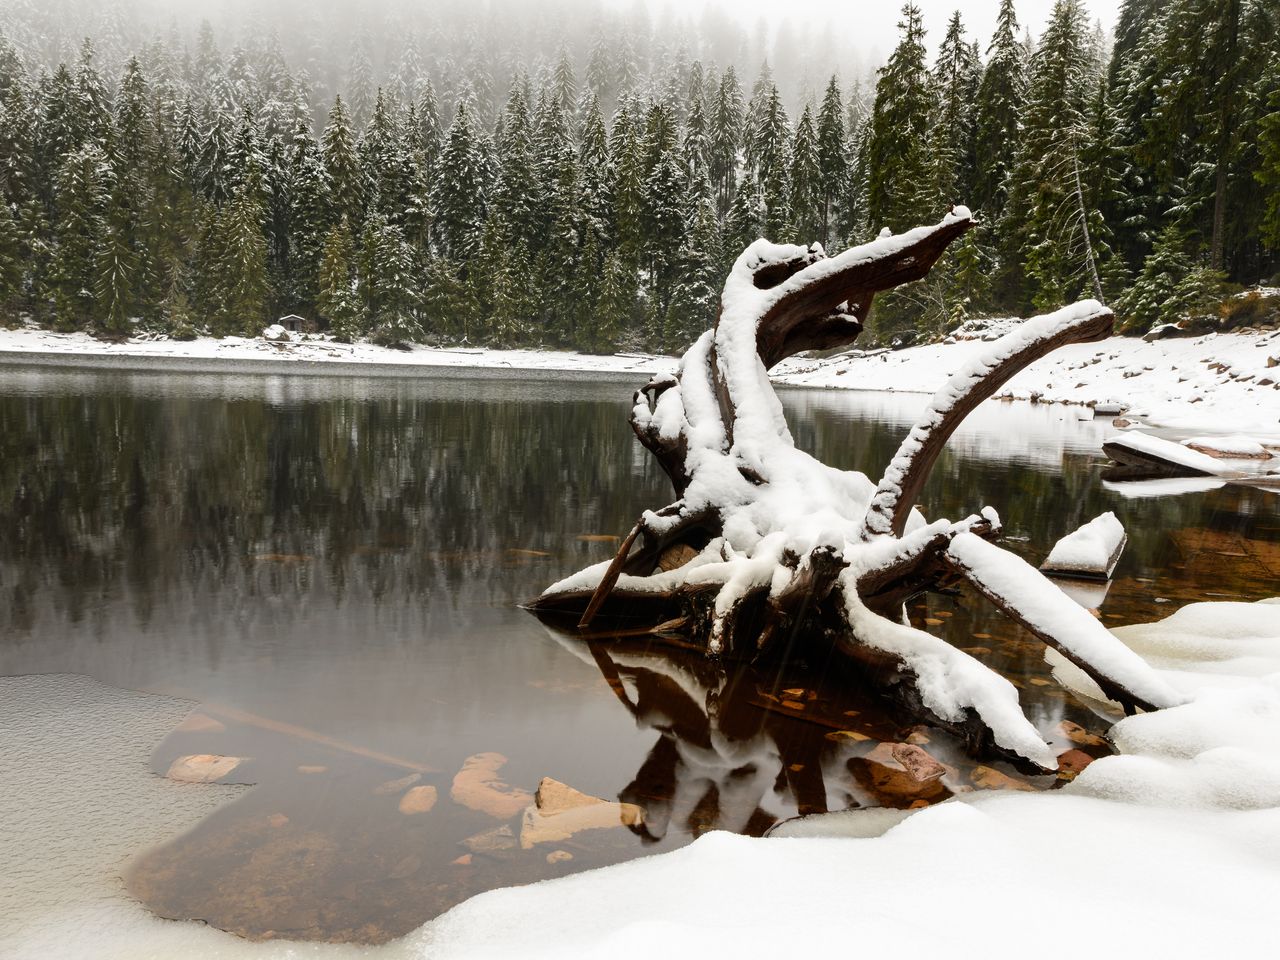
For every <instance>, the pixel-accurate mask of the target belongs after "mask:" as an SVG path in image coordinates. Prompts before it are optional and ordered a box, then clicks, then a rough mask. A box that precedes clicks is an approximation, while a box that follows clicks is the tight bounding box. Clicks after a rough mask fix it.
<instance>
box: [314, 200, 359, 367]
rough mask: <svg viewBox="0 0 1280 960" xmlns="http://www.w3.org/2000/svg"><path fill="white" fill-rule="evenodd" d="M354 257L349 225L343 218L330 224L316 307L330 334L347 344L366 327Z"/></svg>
mask: <svg viewBox="0 0 1280 960" xmlns="http://www.w3.org/2000/svg"><path fill="white" fill-rule="evenodd" d="M354 260H355V247H354V244H353V243H352V240H351V227H350V225H349V223H348V222H347V220H346V219H345V218H344V219H343V220H342V221H341V222H340V223H337V224H335V225H334V226H332V227H330V228H329V233H328V235H327V236H326V237H325V241H324V252H323V254H322V256H321V260H320V271H319V276H318V279H317V283H318V288H319V289H318V293H317V300H316V309H317V310H318V311H319V312H320V316H321V317H322V318H323V319H324V320H326V321H328V324H329V329H330V331H331V332H332V333H333V335H334V336H335V337H336V338H337V339H339V340H341V341H343V342H348V343H349V342H350V341H351V340H352V338H354V337H356V336H359V335H360V334H362V333H364V331H365V328H366V324H365V313H364V307H363V305H362V304H361V302H360V299H359V297H357V295H356V291H355V277H354V274H353V270H354V267H355V263H354Z"/></svg>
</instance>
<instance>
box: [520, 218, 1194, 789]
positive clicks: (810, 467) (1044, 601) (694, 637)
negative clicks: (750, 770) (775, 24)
mask: <svg viewBox="0 0 1280 960" xmlns="http://www.w3.org/2000/svg"><path fill="white" fill-rule="evenodd" d="M971 225H972V221H971V218H970V215H969V212H968V211H967V210H966V209H964V208H962V207H961V208H956V209H954V210H953V211H952V212H951V213H950V214H948V215H947V216H946V217H945V218H944V219H943V220H942V221H941V222H940V223H938V224H935V225H934V226H930V227H920V228H917V229H915V230H912V231H910V232H908V233H905V234H902V235H900V236H896V237H895V236H884V237H881V238H879V239H877V240H875V241H873V242H871V243H869V244H865V245H863V246H860V247H854V248H852V249H850V250H846V251H844V252H843V253H841V254H838V255H837V256H834V257H830V258H828V257H826V256H825V255H824V253H823V251H822V249H821V248H820V247H818V246H817V245H814V246H812V247H800V246H789V245H778V244H772V243H769V242H767V241H764V240H759V241H756V242H755V243H753V244H752V245H751V246H750V247H748V248H747V249H746V250H745V251H744V252H743V253H742V255H741V256H739V258H738V260H737V262H736V263H735V264H734V267H733V270H732V271H731V273H730V275H729V277H728V279H727V281H726V283H725V288H724V293H723V295H722V298H721V312H720V317H719V320H718V322H717V323H716V326H715V327H714V328H713V329H712V330H709V331H707V332H706V333H705V334H703V336H702V337H701V338H699V340H698V341H697V342H696V343H695V344H694V345H693V346H692V347H691V348H690V349H689V351H688V352H687V353H686V354H685V356H684V357H683V359H682V360H681V363H680V368H679V372H678V373H677V375H675V376H662V377H656V378H654V379H653V380H651V381H650V382H649V383H648V384H646V385H645V386H644V387H642V388H641V389H640V390H638V391H637V392H636V394H635V397H634V401H633V407H632V413H631V426H632V429H633V430H634V431H635V434H636V436H637V438H638V439H639V440H640V442H641V443H642V444H643V445H644V446H645V447H646V448H647V449H648V450H649V451H650V452H651V453H652V454H653V455H654V456H655V457H656V458H657V460H658V462H659V463H660V464H661V465H662V467H663V469H664V470H665V471H666V473H667V475H668V476H669V477H670V478H671V482H672V486H673V487H674V488H675V493H676V497H677V499H676V500H675V502H673V503H672V504H670V505H669V506H667V507H664V508H663V509H661V510H657V511H646V512H645V513H643V514H642V515H641V516H640V517H639V519H638V520H637V522H636V524H635V526H634V528H633V529H632V530H631V532H630V533H629V534H628V535H627V536H626V537H625V539H624V540H623V541H622V544H621V546H620V547H619V549H618V551H617V553H616V554H615V556H614V557H613V559H612V560H611V561H606V562H604V563H601V564H597V565H596V566H593V567H589V568H587V569H586V570H583V571H580V572H579V573H577V574H574V575H573V576H570V577H568V578H566V579H564V580H561V581H560V582H559V583H556V584H554V585H552V586H551V587H549V588H548V589H547V590H546V591H545V592H544V593H543V594H542V596H540V597H539V598H538V599H537V600H536V601H535V602H534V603H533V604H532V607H533V609H534V610H535V611H537V612H538V613H540V614H542V615H544V616H547V617H549V618H553V619H559V620H561V621H566V620H567V621H568V622H570V623H576V624H577V626H578V628H579V629H580V630H586V629H588V628H592V629H599V628H597V627H595V626H594V625H595V624H596V621H597V620H602V621H605V620H607V621H608V623H609V625H610V626H611V628H613V629H625V630H627V631H635V630H637V629H643V626H644V625H645V624H648V625H649V626H651V627H654V628H656V627H657V625H659V624H664V625H665V624H671V623H679V624H680V627H679V633H680V635H681V636H682V637H685V638H687V639H688V640H689V641H690V642H693V643H695V644H697V645H698V646H700V647H701V648H702V649H704V650H705V651H706V652H707V653H708V654H709V655H712V656H721V655H741V656H751V657H755V656H759V655H760V654H761V653H764V652H767V651H768V650H769V649H770V648H771V647H772V646H774V645H777V644H778V643H779V642H780V641H783V640H786V641H787V642H788V643H789V642H792V641H795V640H796V639H797V638H798V637H801V636H803V637H805V638H812V639H814V640H817V639H818V638H825V639H826V641H827V642H834V643H835V644H837V645H838V646H840V647H841V648H842V649H844V650H846V651H847V652H848V654H849V655H850V656H851V657H853V658H854V659H855V660H857V661H858V662H859V663H861V664H862V665H863V667H864V672H865V673H866V675H867V676H868V677H869V678H870V679H871V680H873V681H874V682H876V683H877V684H878V685H880V686H881V687H882V688H883V689H885V690H886V691H887V692H889V694H890V695H891V696H892V697H893V698H894V699H895V700H897V701H898V702H899V703H900V704H901V705H903V706H905V707H906V708H907V709H909V710H910V711H911V712H912V713H913V714H915V715H918V716H922V717H924V718H926V719H928V720H929V721H930V722H933V723H935V724H937V725H939V726H942V727H945V728H947V729H950V730H952V731H953V732H955V733H956V734H957V735H960V736H962V737H964V739H965V740H966V741H967V742H969V743H970V745H971V746H972V747H973V748H974V749H994V750H995V751H997V752H1000V753H1003V754H1005V755H1006V756H1009V757H1011V758H1015V759H1017V760H1019V761H1020V762H1022V763H1023V764H1024V765H1027V764H1029V765H1032V766H1037V767H1042V768H1046V769H1047V768H1052V767H1053V766H1054V758H1053V754H1052V751H1050V749H1049V747H1048V746H1047V745H1046V744H1045V742H1044V740H1043V739H1042V738H1041V737H1040V735H1039V734H1038V733H1037V732H1036V730H1035V727H1034V726H1032V724H1031V723H1030V722H1029V721H1028V720H1027V719H1026V717H1025V716H1024V715H1023V713H1022V711H1021V708H1020V707H1019V705H1018V698H1017V692H1016V690H1015V689H1014V687H1013V686H1012V685H1011V684H1010V683H1009V682H1008V681H1007V680H1005V679H1004V678H1002V677H1000V676H999V675H998V674H996V673H995V672H993V671H992V670H990V669H989V668H987V667H985V666H984V665H982V664H981V663H980V662H978V661H977V660H974V659H973V658H972V657H969V656H968V655H967V654H965V653H963V652H961V651H959V650H957V649H956V648H954V647H951V646H950V645H949V644H947V643H945V642H944V641H943V640H941V639H939V638H937V637H933V636H931V635H930V634H928V633H925V632H922V631H919V630H916V629H914V628H912V627H910V626H907V625H905V624H904V623H903V622H902V619H903V618H902V610H903V606H902V605H903V604H904V603H905V602H906V601H907V600H909V599H910V598H911V597H913V596H916V595H918V594H919V593H921V592H924V591H925V590H929V589H938V588H941V587H944V586H947V585H950V584H953V583H956V582H958V581H960V580H962V579H963V580H967V581H970V582H972V583H974V584H975V585H976V586H977V588H978V589H979V590H980V591H981V592H982V593H984V594H985V595H987V596H988V597H990V598H992V599H993V600H995V602H997V604H998V605H999V606H1000V607H1001V609H1003V610H1004V611H1005V612H1006V613H1007V614H1009V615H1010V616H1012V617H1013V618H1014V619H1015V620H1017V621H1019V622H1021V623H1023V624H1024V625H1027V626H1029V627H1031V628H1032V629H1033V632H1034V633H1035V634H1036V635H1037V636H1038V637H1040V638H1041V639H1042V640H1044V641H1045V642H1046V643H1047V644H1049V645H1050V646H1053V647H1055V648H1056V649H1058V650H1060V651H1062V652H1064V653H1066V654H1067V656H1068V657H1069V658H1071V659H1072V660H1073V662H1075V663H1076V664H1077V665H1078V666H1080V667H1081V668H1082V669H1084V670H1085V671H1086V672H1087V673H1089V674H1090V675H1091V676H1093V677H1094V679H1096V680H1098V681H1099V684H1100V685H1101V686H1102V687H1103V689H1104V690H1106V691H1107V693H1108V695H1110V696H1114V697H1115V698H1116V699H1117V701H1118V702H1119V703H1121V704H1122V705H1123V706H1124V707H1125V708H1126V709H1128V710H1133V709H1139V708H1141V709H1151V708H1155V707H1161V706H1167V705H1170V704H1173V703H1176V702H1178V696H1177V694H1176V693H1175V692H1174V691H1172V690H1170V689H1169V688H1167V686H1165V685H1164V684H1163V683H1162V682H1161V681H1159V679H1158V678H1156V677H1155V675H1154V674H1153V673H1152V672H1151V671H1150V670H1149V669H1148V668H1147V667H1146V665H1145V664H1143V663H1142V662H1141V661H1140V660H1138V659H1137V658H1136V657H1132V655H1130V658H1126V657H1125V656H1124V655H1123V653H1128V651H1127V649H1125V648H1124V647H1123V645H1122V644H1120V642H1119V641H1118V640H1115V639H1114V638H1113V637H1112V636H1111V634H1110V633H1108V632H1107V631H1106V630H1104V629H1103V628H1102V627H1101V626H1098V625H1097V624H1096V621H1092V618H1090V620H1091V621H1092V623H1093V624H1094V627H1095V628H1096V629H1092V630H1090V629H1088V628H1086V627H1085V626H1083V625H1082V621H1080V620H1079V618H1078V617H1075V616H1072V615H1069V614H1067V613H1063V611H1064V610H1065V608H1062V607H1061V606H1060V605H1057V604H1056V602H1055V601H1056V599H1058V598H1061V599H1064V600H1065V597H1063V595H1062V594H1061V593H1060V591H1059V590H1058V588H1057V587H1055V586H1054V585H1053V584H1052V583H1050V582H1049V581H1048V580H1046V579H1045V578H1043V577H1042V576H1040V574H1039V573H1038V572H1036V571H1035V570H1034V569H1033V568H1031V567H1029V566H1027V565H1026V564H1025V563H1023V561H1021V560H1018V559H1017V558H1015V557H1013V556H1012V555H1011V554H1007V553H1005V552H1004V551H1002V550H1000V549H999V548H998V547H995V546H993V545H991V544H989V543H987V542H986V540H988V539H990V538H993V537H995V536H997V535H998V533H999V529H1000V523H999V517H998V516H997V515H996V513H995V511H994V510H992V509H990V508H986V509H984V510H983V512H982V513H981V514H980V515H975V516H972V517H969V518H968V519H966V520H962V521H960V522H951V521H947V520H938V521H935V522H933V523H926V522H925V520H924V518H923V517H921V516H920V514H919V513H918V512H917V511H915V510H914V506H915V503H916V501H917V499H918V497H919V494H920V491H921V489H922V488H923V486H924V483H925V480H926V479H927V477H928V474H929V470H930V468H931V467H932V465H933V463H934V462H935V460H936V459H937V456H938V454H939V452H940V451H941V449H942V447H943V445H944V444H945V443H946V440H947V438H948V437H949V436H950V435H951V433H952V432H953V431H954V430H955V428H956V427H957V426H958V425H959V424H960V423H961V422H962V421H963V419H964V417H965V416H966V415H967V414H968V413H970V412H971V411H972V410H973V409H974V408H975V407H976V406H977V405H978V404H979V403H981V402H982V400H984V399H986V398H987V397H989V396H991V394H992V393H994V392H995V391H996V390H997V389H998V388H999V387H1000V386H1001V385H1002V384H1004V383H1005V382H1007V381H1008V380H1009V379H1010V378H1011V377H1013V376H1014V375H1015V374H1016V373H1017V372H1018V371H1019V370H1021V369H1023V368H1024V367H1026V366H1027V365H1028V364H1029V363H1032V362H1033V361H1034V360H1036V359H1038V358H1040V357H1042V356H1044V355H1046V354H1047V353H1049V352H1051V351H1052V350H1054V349H1056V348H1057V347H1059V346H1062V345H1064V344H1067V343H1076V342H1082V341H1090V340H1097V339H1100V338H1102V337H1105V336H1107V335H1108V334H1109V333H1110V331H1111V328H1112V324H1113V322H1114V317H1113V315H1112V314H1111V312H1110V311H1109V310H1107V309H1106V308H1105V307H1103V306H1102V305H1101V304H1099V303H1098V302H1096V301H1092V300H1089V301H1084V302H1082V303H1079V304H1076V305H1074V306H1072V307H1067V308H1065V309H1063V310H1059V311H1057V312H1056V313H1052V314H1048V315H1046V316H1043V317H1037V318H1034V319H1032V320H1029V321H1026V322H1025V323H1024V324H1022V325H1021V326H1020V327H1018V328H1017V329H1015V330H1014V331H1013V332H1012V333H1010V334H1008V335H1006V336H1005V337H1003V338H1001V339H1000V340H997V341H995V342H994V343H991V344H989V345H987V346H986V347H985V348H984V349H983V351H982V353H981V354H980V355H979V356H977V357H975V358H974V359H973V360H971V361H970V362H969V363H968V364H967V365H966V366H965V367H964V369H962V370H960V371H959V372H957V373H956V374H955V375H954V376H953V377H952V378H951V379H950V380H949V381H948V383H947V384H946V385H945V386H944V387H943V389H942V390H940V391H939V392H938V393H937V394H936V395H935V397H934V398H933V400H932V402H931V403H930V405H929V406H928V408H927V409H926V412H925V414H924V415H923V416H922V417H921V419H920V420H919V421H918V422H917V423H916V425H915V426H914V427H913V428H912V430H911V431H910V433H909V434H908V436H907V437H906V439H905V440H904V441H903V443H902V446H901V448H900V449H899V451H898V454H897V456H895V457H894V459H893V461H892V462H891V463H890V465H889V467H888V469H887V470H886V471H885V473H884V476H883V478H882V479H881V481H880V483H879V484H878V485H877V484H873V483H872V482H871V481H870V480H869V479H868V478H867V477H866V476H865V475H863V474H861V473H857V472H852V471H843V470H836V469H833V468H831V467H828V466H827V465H826V464H823V463H821V462H820V461H818V460H815V459H814V458H813V457H811V456H809V455H808V454H806V453H804V452H803V451H801V450H798V449H797V448H796V447H795V444H794V443H793V442H792V438H791V434H790V431H789V430H788V428H787V424H786V420H785V418H784V417H783V413H782V406H781V404H780V402H779V400H778V398H777V395H776V394H775V393H774V391H773V388H772V386H771V385H770V382H769V376H768V370H769V368H770V367H772V366H773V365H775V364H776V363H778V362H779V361H781V360H783V359H785V358H786V357H787V356H790V355H792V354H794V353H796V352H799V351H803V350H811V349H819V348H823V349H829V348H833V347H839V346H844V345H847V344H849V343H852V342H853V340H854V339H855V338H856V337H857V335H858V333H859V332H860V331H861V329H862V322H863V320H864V319H865V318H866V316H867V314H868V311H869V310H870V308H871V303H872V300H873V298H874V297H875V295H876V294H877V293H878V292H880V291H883V290H887V289H891V288H892V287H894V286H897V285H899V284H902V283H905V282H908V281H910V280H914V279H918V278H920V277H922V276H924V275H925V274H926V273H927V272H928V271H929V269H930V268H931V267H932V266H933V264H934V263H935V262H936V261H937V260H938V258H939V257H940V256H941V255H942V254H943V252H944V251H945V249H946V247H947V245H948V244H949V243H950V242H951V241H952V240H954V239H955V238H957V237H959V236H960V235H961V234H962V233H964V231H965V230H967V229H969V228H970V226H971ZM974 544H978V545H979V546H974ZM974 558H977V560H975V559H974ZM1024 567H1025V568H1026V569H1025V570H1024V569H1023V568H1024ZM1027 571H1029V572H1030V573H1029V575H1028V574H1027ZM1067 602H1068V603H1070V601H1067ZM1045 609H1048V610H1050V611H1051V612H1052V613H1053V616H1049V617H1045V616H1041V615H1040V614H1041V613H1042V611H1043V610H1045ZM1079 612H1080V614H1081V615H1082V616H1088V615H1087V614H1084V612H1083V611H1079ZM1058 614H1062V616H1063V617H1065V620H1064V619H1062V617H1059V616H1058ZM1082 637H1083V639H1082ZM1120 651H1123V653H1121V652H1120Z"/></svg>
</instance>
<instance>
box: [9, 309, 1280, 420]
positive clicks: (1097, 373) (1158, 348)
mask: <svg viewBox="0 0 1280 960" xmlns="http://www.w3.org/2000/svg"><path fill="white" fill-rule="evenodd" d="M983 344H984V341H983V340H979V339H973V340H957V341H955V342H952V343H939V344H927V345H924V346H918V347H909V348H907V349H905V350H898V351H892V352H890V351H867V352H862V351H853V352H851V353H848V354H844V355H840V356H836V357H830V358H827V359H821V360H815V359H806V358H802V357H793V358H791V359H789V360H786V361H784V362H783V363H782V364H780V365H779V366H778V367H776V368H775V369H774V370H773V371H772V374H771V378H772V380H773V381H774V383H775V384H776V385H778V386H784V387H798V388H804V389H820V390H821V389H841V390H866V391H871V392H887V393H918V394H930V393H933V392H934V391H935V390H937V389H938V388H939V387H940V386H942V384H943V383H945V382H946V380H947V378H948V377H949V376H950V375H951V373H953V372H954V371H955V370H957V369H959V367H960V366H962V365H963V364H964V363H965V362H966V361H967V360H968V359H969V358H970V357H971V356H973V355H974V354H975V353H976V352H977V351H979V350H981V349H982V346H983ZM677 363H678V361H677V360H676V359H675V358H674V357H663V356H648V355H642V354H602V355H594V354H583V353H572V352H568V351H555V350H490V349H467V348H434V347H414V348H412V349H409V350H394V349H390V348H386V347H378V346H375V345H373V344H369V343H354V344H340V343H334V342H332V341H329V340H326V339H323V338H307V339H305V340H301V341H296V342H291V343H287V344H274V343H271V342H269V341H267V340H265V339H262V338H242V337H226V338H224V339H221V340H215V339H212V338H207V337H206V338H200V339H198V340H193V341H188V342H183V341H175V340H144V341H129V342H126V343H122V344H112V343H104V342H102V341H98V340H94V339H93V338H92V337H90V336H88V335H87V334H83V333H72V334H63V333H53V332H51V331H46V330H31V329H25V330H0V366H9V367H12V366H27V367H51V368H82V369H83V368H88V369H117V370H159V371H164V372H189V373H241V374H243V373H249V374H266V375H273V376H279V375H290V374H294V375H304V376H343V377H404V376H421V375H429V376H431V377H435V378H440V379H468V378H486V377H499V378H504V379H534V378H537V377H539V376H540V375H542V374H547V373H553V374H555V375H556V377H557V378H558V379H577V380H597V381H598V380H610V381H612V380H627V381H632V380H637V381H638V379H639V378H642V377H649V376H652V375H653V374H657V373H674V372H675V370H676V367H677ZM637 385H638V384H637ZM997 399H1012V400H1034V401H1038V402H1042V403H1059V404H1074V405H1080V406H1086V405H1095V404H1109V403H1115V404H1118V405H1120V406H1123V407H1126V408H1127V410H1126V413H1125V415H1126V416H1127V417H1128V418H1129V419H1131V420H1142V421H1145V422H1146V423H1147V424H1150V425H1152V426H1160V427H1168V428H1172V429H1179V430H1194V431H1203V432H1209V433H1221V432H1237V431H1251V432H1255V433H1258V434H1261V435H1263V436H1268V437H1273V436H1280V331H1270V332H1267V333H1254V334H1249V333H1238V334H1236V333H1232V334H1227V333H1223V334H1212V335H1209V336H1204V337H1194V338H1187V339H1174V340H1157V341H1154V342H1146V341H1143V340H1137V339H1132V338H1126V337H1111V338H1110V339H1108V340H1104V341H1101V342H1099V343H1087V344H1077V345H1072V346H1067V347H1064V348H1062V349H1061V350H1058V351H1057V352H1055V353H1054V354H1053V355H1052V356H1049V357H1046V358H1045V359H1044V360H1041V361H1039V362H1038V363H1035V364H1032V365H1031V366H1030V367H1028V368H1027V369H1026V370H1024V371H1022V372H1021V373H1020V374H1018V376H1016V377H1014V378H1013V380H1011V381H1010V382H1009V384H1008V385H1007V386H1006V387H1005V388H1004V389H1003V390H1002V391H1001V392H1000V393H999V394H997Z"/></svg>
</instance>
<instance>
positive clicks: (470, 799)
mask: <svg viewBox="0 0 1280 960" xmlns="http://www.w3.org/2000/svg"><path fill="white" fill-rule="evenodd" d="M506 762H507V758H506V757H504V756H503V755H502V754H500V753H477V754H475V755H474V756H470V757H467V759H466V760H465V761H464V762H463V764H462V769H461V770H459V771H458V773H457V774H456V775H455V776H454V778H453V787H452V788H451V789H450V791H449V797H450V799H452V800H453V802H454V803H457V804H460V805H461V806H464V807H466V808H467V809H469V810H476V811H479V812H480V813H487V814H489V815H490V816H492V817H496V818H497V819H499V820H510V819H511V818H512V817H514V816H516V815H517V814H518V813H520V811H522V810H523V809H524V808H525V807H527V806H529V804H530V803H532V802H533V796H532V795H531V794H530V793H529V792H528V791H527V790H521V789H520V788H519V787H513V786H511V785H510V784H509V783H507V782H506V781H505V780H503V779H502V778H501V777H499V776H498V771H499V770H501V769H502V767H503V765H504V764H506Z"/></svg>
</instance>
